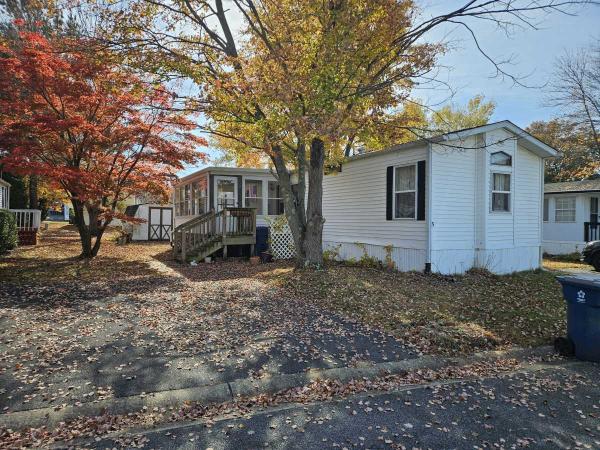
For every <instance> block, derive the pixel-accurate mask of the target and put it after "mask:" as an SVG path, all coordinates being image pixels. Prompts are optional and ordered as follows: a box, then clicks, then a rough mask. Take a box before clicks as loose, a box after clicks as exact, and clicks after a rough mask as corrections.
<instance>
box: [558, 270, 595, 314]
mask: <svg viewBox="0 0 600 450" xmlns="http://www.w3.org/2000/svg"><path fill="white" fill-rule="evenodd" d="M556 279H557V280H558V282H559V283H560V284H561V285H562V287H563V294H564V296H565V300H566V301H567V303H569V304H577V305H582V306H586V307H591V308H600V278H598V279H594V278H584V277H579V276H561V277H556Z"/></svg>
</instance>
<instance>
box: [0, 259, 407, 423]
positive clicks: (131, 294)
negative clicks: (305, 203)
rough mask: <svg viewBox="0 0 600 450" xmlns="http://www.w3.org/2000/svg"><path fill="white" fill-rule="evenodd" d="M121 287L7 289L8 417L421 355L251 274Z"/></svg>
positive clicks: (2, 377) (1, 343)
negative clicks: (103, 401) (116, 398)
mask: <svg viewBox="0 0 600 450" xmlns="http://www.w3.org/2000/svg"><path fill="white" fill-rule="evenodd" d="M162 269H164V270H162V271H161V272H158V271H157V272H156V273H155V274H154V275H153V276H146V277H143V278H141V279H137V280H132V279H124V280H115V281H114V282H113V283H102V284H99V283H45V284H40V283H24V284H23V283H21V284H13V283H2V285H1V286H0V330H1V331H2V333H1V337H0V386H2V387H1V391H0V394H1V395H0V408H1V409H2V411H3V412H4V413H7V412H11V411H22V410H30V409H35V408H44V407H54V408H56V409H60V408H61V407H64V406H67V405H78V404H80V403H85V402H93V401H96V400H102V399H110V398H113V397H125V396H130V395H139V394H144V393H152V392H157V391H164V390H171V389H181V388H189V387H196V386H207V385H213V384H218V383H223V382H230V381H233V380H236V379H241V378H244V379H247V378H249V379H260V378H262V377H266V376H269V375H270V374H286V373H298V372H305V371H307V370H309V369H311V368H332V367H340V366H356V365H365V364H366V365H368V364H373V363H378V362H384V361H398V360H403V359H407V358H414V357H416V356H417V352H415V351H413V350H411V349H410V348H408V347H406V346H405V345H403V343H402V342H400V341H398V340H397V339H395V338H393V337H391V336H389V335H386V334H384V333H382V332H379V331H377V330H372V329H368V328H366V327H365V326H362V325H360V324H358V323H354V322H352V321H349V320H347V319H343V318H341V317H339V316H336V315H335V314H331V313H329V312H325V311H322V310H321V309H319V308H318V307H316V306H315V305H313V304H309V303H306V302H304V301H302V300H300V299H296V298H292V297H289V296H288V295H285V294H284V292H283V291H281V290H279V289H277V288H273V287H272V286H270V285H268V284H267V283H264V282H261V281H260V280H258V279H256V278H251V277H249V276H248V273H247V271H252V270H254V269H253V268H252V267H251V266H250V265H249V264H248V263H247V262H225V263H221V264H215V265H212V266H207V267H206V268H204V269H203V270H202V271H201V270H200V268H194V269H195V271H194V273H196V274H198V273H200V272H201V275H200V276H198V277H197V279H189V277H185V276H182V275H181V274H179V273H177V272H174V271H172V270H170V269H168V268H166V269H165V268H162Z"/></svg>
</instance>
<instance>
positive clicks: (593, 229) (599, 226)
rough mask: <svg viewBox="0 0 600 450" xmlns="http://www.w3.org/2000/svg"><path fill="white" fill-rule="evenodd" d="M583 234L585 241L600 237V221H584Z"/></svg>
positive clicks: (595, 239)
mask: <svg viewBox="0 0 600 450" xmlns="http://www.w3.org/2000/svg"><path fill="white" fill-rule="evenodd" d="M583 236H584V239H585V242H590V241H597V240H599V239H600V222H584V223H583Z"/></svg>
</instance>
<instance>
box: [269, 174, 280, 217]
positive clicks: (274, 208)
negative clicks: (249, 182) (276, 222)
mask: <svg viewBox="0 0 600 450" xmlns="http://www.w3.org/2000/svg"><path fill="white" fill-rule="evenodd" d="M268 194H269V198H268V202H267V214H269V215H270V216H278V215H280V214H283V212H284V210H283V198H282V197H281V189H280V187H279V183H277V182H276V181H269V192H268Z"/></svg>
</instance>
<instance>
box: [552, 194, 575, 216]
mask: <svg viewBox="0 0 600 450" xmlns="http://www.w3.org/2000/svg"><path fill="white" fill-rule="evenodd" d="M575 200H576V199H575V197H556V199H555V200H554V221H555V222H575V215H576V212H577V211H576V207H575Z"/></svg>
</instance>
